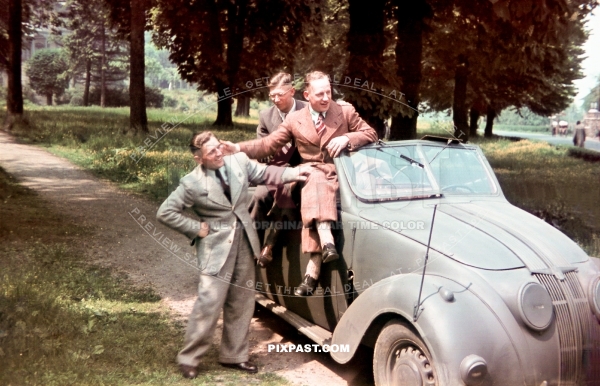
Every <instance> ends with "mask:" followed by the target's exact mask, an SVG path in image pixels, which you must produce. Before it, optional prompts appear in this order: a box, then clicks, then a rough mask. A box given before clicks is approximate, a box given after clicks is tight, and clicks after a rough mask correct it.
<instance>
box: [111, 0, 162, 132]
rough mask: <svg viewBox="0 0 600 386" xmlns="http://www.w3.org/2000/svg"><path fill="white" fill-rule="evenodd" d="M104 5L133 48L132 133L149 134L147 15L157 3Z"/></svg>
mask: <svg viewBox="0 0 600 386" xmlns="http://www.w3.org/2000/svg"><path fill="white" fill-rule="evenodd" d="M105 1H106V2H107V4H108V5H109V7H110V15H111V20H112V22H113V24H114V25H115V26H116V27H118V30H119V33H120V35H121V36H122V37H123V38H125V39H127V40H128V41H129V44H130V56H129V58H130V62H129V71H130V74H129V80H130V81H129V100H130V110H129V129H130V130H131V131H132V132H133V133H138V132H143V133H147V132H148V118H147V115H146V92H145V89H146V88H145V82H144V78H145V76H144V73H145V63H144V59H145V55H144V31H145V30H146V29H147V27H148V23H147V18H148V15H147V13H148V11H149V10H150V9H151V8H152V7H153V5H154V0H129V1H120V0H105Z"/></svg>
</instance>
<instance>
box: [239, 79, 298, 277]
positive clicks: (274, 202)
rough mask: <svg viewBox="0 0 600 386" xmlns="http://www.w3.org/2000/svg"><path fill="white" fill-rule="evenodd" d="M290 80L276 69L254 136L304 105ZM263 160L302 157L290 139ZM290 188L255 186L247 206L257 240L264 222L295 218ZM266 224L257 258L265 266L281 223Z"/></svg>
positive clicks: (281, 161) (271, 128) (277, 161)
mask: <svg viewBox="0 0 600 386" xmlns="http://www.w3.org/2000/svg"><path fill="white" fill-rule="evenodd" d="M292 81H293V78H292V76H291V75H290V74H287V73H285V72H280V73H278V74H276V75H274V76H273V77H272V78H271V79H270V80H269V98H270V99H271V101H273V106H271V107H269V108H268V109H264V110H261V111H260V113H259V123H258V126H257V128H256V135H257V137H258V138H264V137H266V136H267V135H269V134H271V133H272V132H273V131H275V129H277V127H278V126H279V125H280V124H281V123H282V122H283V121H284V119H285V117H286V116H287V115H288V114H290V113H293V112H294V111H297V110H301V109H302V108H304V107H305V106H306V103H305V102H302V101H300V100H297V99H294V93H295V92H296V89H295V88H294V85H293V84H292ZM265 161H267V162H268V164H270V165H278V166H284V165H290V166H297V165H299V164H300V163H301V162H302V159H301V158H300V155H299V154H298V151H297V149H296V146H295V145H294V141H293V140H292V141H290V142H289V143H287V144H285V145H284V146H283V147H282V148H281V149H280V150H279V151H278V152H277V153H276V154H275V155H274V156H273V157H269V159H267V160H265ZM294 189H295V184H286V185H282V186H266V185H259V186H257V187H256V190H255V191H254V196H253V197H252V200H251V201H250V207H249V208H248V209H249V210H250V215H251V217H252V219H253V220H254V221H255V223H256V224H257V228H258V237H259V239H260V240H261V241H262V240H263V239H264V233H265V230H266V229H264V224H272V222H282V221H285V220H286V219H287V220H292V219H294V218H295V216H294V210H293V209H294V208H296V205H295V203H294V200H293V198H292V191H293V190H294ZM269 227H270V232H269V236H268V238H267V240H266V241H265V245H264V246H263V248H262V250H261V252H260V256H259V258H258V262H259V264H260V265H261V266H265V265H266V264H268V263H269V262H271V261H272V260H273V247H274V246H275V244H276V243H277V239H278V237H279V234H280V232H281V227H277V226H275V227H272V226H271V225H269Z"/></svg>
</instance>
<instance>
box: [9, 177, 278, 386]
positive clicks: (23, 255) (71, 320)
mask: <svg viewBox="0 0 600 386" xmlns="http://www.w3.org/2000/svg"><path fill="white" fill-rule="evenodd" d="M0 197H1V198H2V205H0V218H3V219H7V218H10V219H11V221H10V225H9V226H6V223H8V221H2V222H0V224H2V228H0V231H1V234H2V236H6V237H5V238H3V243H2V244H0V262H1V266H2V270H1V271H0V385H28V384H32V385H36V384H44V385H61V386H62V385H87V384H89V385H100V384H109V385H129V384H140V383H145V384H160V385H176V384H189V381H188V380H184V379H183V378H182V377H181V376H180V375H179V373H178V372H177V366H176V363H175V358H176V354H177V351H178V349H179V348H180V346H181V342H182V339H183V327H182V326H181V325H180V324H177V323H174V322H172V321H171V320H170V318H169V315H168V314H167V312H166V309H165V308H164V306H163V305H162V304H161V303H159V302H158V301H159V300H160V297H159V296H158V295H157V294H156V293H155V292H153V291H152V290H151V289H148V288H136V287H134V286H133V285H131V284H130V283H129V281H128V280H127V279H126V278H125V277H124V276H123V275H121V276H118V275H114V274H112V272H111V271H110V270H108V269H105V268H100V267H97V266H94V265H91V264H88V263H87V262H86V261H84V260H82V256H83V255H84V254H83V251H82V250H81V248H82V247H81V245H80V244H81V243H79V241H81V238H82V237H83V236H84V235H87V234H89V233H90V230H86V229H81V228H80V227H75V226H74V225H73V224H69V223H68V222H66V220H65V219H64V218H62V217H61V216H58V215H57V214H54V213H52V212H51V211H50V210H49V208H48V205H47V204H46V203H45V202H44V201H42V200H41V199H40V198H39V197H38V196H37V195H36V194H34V193H33V192H31V191H29V190H28V189H25V188H23V187H22V186H19V185H18V184H17V183H16V181H14V179H13V178H12V177H10V176H9V175H7V174H6V173H5V172H4V170H2V169H0ZM217 355H218V353H217V350H216V349H215V348H211V349H210V350H209V352H208V354H207V356H206V357H205V360H206V363H207V364H206V365H205V366H204V367H203V368H202V371H203V372H202V373H201V376H200V377H199V379H198V382H200V383H204V384H214V383H218V382H223V383H225V384H251V383H261V384H267V385H280V384H285V382H284V381H283V380H282V379H281V378H279V377H277V376H275V375H273V374H268V373H267V374H259V375H246V374H238V373H232V372H231V371H228V370H225V369H223V368H221V367H220V366H219V365H218V364H217Z"/></svg>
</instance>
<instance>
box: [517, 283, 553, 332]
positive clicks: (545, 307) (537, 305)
mask: <svg viewBox="0 0 600 386" xmlns="http://www.w3.org/2000/svg"><path fill="white" fill-rule="evenodd" d="M519 312H520V313H521V317H522V318H523V322H525V324H526V325H527V326H528V327H529V328H532V329H534V330H536V331H543V330H545V329H546V328H548V326H550V323H552V315H553V311H552V299H550V295H549V294H548V291H546V289H545V288H544V287H542V286H541V285H540V284H538V283H526V284H524V285H523V286H522V287H521V290H520V291H519Z"/></svg>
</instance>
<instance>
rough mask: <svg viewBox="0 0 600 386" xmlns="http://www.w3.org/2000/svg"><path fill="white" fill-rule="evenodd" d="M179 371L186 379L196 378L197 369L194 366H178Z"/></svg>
mask: <svg viewBox="0 0 600 386" xmlns="http://www.w3.org/2000/svg"><path fill="white" fill-rule="evenodd" d="M179 371H180V372H181V375H183V377H184V378H187V379H194V378H196V377H197V376H198V369H197V368H196V367H194V366H188V365H179Z"/></svg>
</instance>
